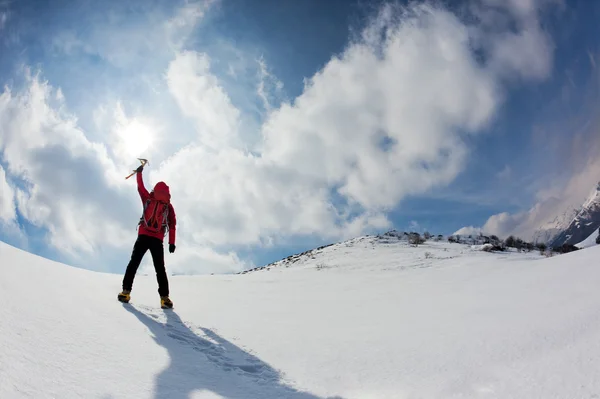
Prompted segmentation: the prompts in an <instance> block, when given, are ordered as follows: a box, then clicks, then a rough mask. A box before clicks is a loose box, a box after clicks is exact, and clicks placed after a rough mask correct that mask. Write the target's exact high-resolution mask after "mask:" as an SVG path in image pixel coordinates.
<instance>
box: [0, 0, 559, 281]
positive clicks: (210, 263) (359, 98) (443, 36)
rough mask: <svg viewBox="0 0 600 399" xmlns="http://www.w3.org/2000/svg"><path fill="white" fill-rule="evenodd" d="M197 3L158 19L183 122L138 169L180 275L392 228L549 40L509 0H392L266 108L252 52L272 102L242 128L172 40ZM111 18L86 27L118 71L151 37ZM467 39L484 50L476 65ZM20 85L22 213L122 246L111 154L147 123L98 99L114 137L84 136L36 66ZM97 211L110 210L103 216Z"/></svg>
mask: <svg viewBox="0 0 600 399" xmlns="http://www.w3.org/2000/svg"><path fill="white" fill-rule="evenodd" d="M190 4H192V3H190ZM205 4H208V3H206V2H200V3H193V4H192V6H190V7H187V8H184V9H181V10H180V12H179V13H178V14H176V16H175V17H172V18H170V19H168V20H167V22H165V23H164V24H162V25H160V24H159V25H157V26H160V27H161V29H157V31H158V30H160V33H159V35H160V36H161V41H160V43H165V41H164V40H167V41H168V45H167V48H168V49H167V50H165V51H166V52H165V53H161V57H158V58H161V59H167V58H168V54H167V53H168V52H173V54H174V56H173V57H172V58H171V59H170V61H168V63H167V64H165V65H166V71H165V70H164V69H161V71H160V72H165V74H164V76H165V82H166V85H167V87H168V92H169V94H170V96H171V98H172V100H173V101H174V102H175V103H176V104H177V106H178V109H179V111H180V113H181V116H182V117H183V118H184V119H185V120H186V121H189V122H190V123H191V124H192V125H193V126H194V135H193V136H189V137H188V136H186V139H189V140H188V142H187V143H186V145H185V146H184V147H183V148H179V149H178V150H177V152H176V153H174V154H171V156H169V157H168V158H166V159H161V160H160V161H162V162H161V163H160V164H159V167H158V168H149V169H148V171H149V174H148V176H147V184H148V185H153V184H154V183H155V182H156V181H158V180H164V181H167V182H168V184H169V185H170V186H171V189H172V194H173V201H174V206H175V209H176V211H177V215H178V224H179V226H178V237H179V240H178V242H179V243H180V244H179V245H178V252H177V255H178V256H177V257H173V258H172V260H171V259H170V260H169V261H170V262H173V267H174V268H175V269H174V270H176V271H177V272H190V271H209V270H210V271H216V270H228V271H235V270H240V269H242V268H244V267H247V266H248V264H247V263H245V261H244V260H242V259H240V258H239V257H238V255H237V251H238V250H240V249H247V248H251V247H252V246H257V245H258V246H269V245H273V244H274V243H277V242H281V241H285V240H290V239H293V238H294V237H298V236H318V237H320V238H323V239H328V240H332V239H336V238H345V237H349V236H355V235H358V234H361V233H363V232H367V231H370V230H374V229H381V228H386V227H389V225H390V222H389V220H388V218H387V217H386V212H387V211H389V210H390V209H392V208H394V207H395V206H397V205H398V204H399V203H400V202H401V201H402V200H403V199H404V198H406V197H407V196H410V195H415V194H423V193H426V192H427V191H428V190H431V189H434V188H436V187H440V186H444V185H447V184H449V183H450V182H452V181H453V180H454V179H455V178H456V177H457V176H458V175H459V174H460V173H461V172H462V171H463V170H464V167H465V163H466V160H467V157H468V154H469V151H470V148H469V145H468V144H467V143H468V141H469V139H470V138H471V137H472V136H476V135H480V134H482V133H484V132H485V131H486V129H487V127H488V126H489V124H490V122H491V121H492V120H493V118H494V117H495V114H496V111H497V109H498V107H499V106H500V105H501V103H502V101H503V88H502V83H503V79H504V78H505V77H507V76H512V75H515V74H516V75H517V76H520V77H521V78H523V79H540V78H543V77H544V76H546V75H547V74H548V73H549V71H550V65H551V54H550V53H551V46H550V45H549V41H548V38H547V37H546V36H545V35H544V34H543V32H542V30H541V28H540V26H539V18H538V16H537V15H538V14H537V8H536V7H533V6H532V7H523V9H520V8H518V7H520V5H519V3H518V2H512V3H511V4H512V6H511V7H510V8H509V9H508V10H507V9H506V7H504V6H503V5H502V3H500V2H493V1H491V0H486V1H484V2H483V3H482V4H484V5H485V6H486V7H487V8H488V9H492V8H495V9H497V10H499V12H504V14H505V16H506V15H509V17H510V18H513V19H515V20H516V21H517V22H518V24H517V29H516V30H512V29H510V30H509V29H507V28H506V27H502V26H501V25H502V24H499V23H498V22H494V21H497V18H496V17H495V16H494V17H489V18H488V17H487V16H486V15H484V14H480V15H481V16H482V17H481V18H480V20H479V22H477V23H476V24H475V25H468V24H467V23H465V22H464V21H463V20H461V19H459V18H458V17H457V15H455V14H453V13H451V12H449V11H447V10H445V9H443V8H436V7H432V6H429V5H427V4H422V5H418V6H413V7H397V6H391V5H388V6H384V7H383V8H382V10H381V12H380V13H379V14H378V15H377V16H376V17H375V18H374V19H373V20H372V21H371V23H370V24H369V25H368V27H367V28H366V29H365V30H364V31H363V32H362V35H361V36H360V37H359V38H358V39H357V40H355V41H353V42H351V43H349V44H348V46H347V48H346V49H345V50H344V51H343V52H342V53H341V54H339V55H337V56H334V57H332V59H331V60H330V61H329V62H328V63H326V65H325V66H324V67H323V68H322V69H321V70H319V71H317V72H316V73H315V74H314V76H312V77H311V78H310V79H307V80H306V84H305V87H304V90H303V92H302V93H301V94H300V95H299V96H298V97H297V98H295V99H294V100H293V101H291V102H289V101H288V102H283V103H281V104H277V105H274V104H273V102H272V98H271V97H269V95H268V92H269V91H273V90H275V91H276V90H277V89H278V87H280V83H278V81H277V80H276V78H274V77H273V76H272V75H271V74H270V72H269V70H268V67H267V63H266V61H265V60H264V59H263V60H260V63H259V66H260V68H259V72H260V76H259V85H258V87H257V88H256V95H257V99H258V100H259V101H260V102H262V104H263V106H264V108H265V109H266V110H267V111H268V113H267V114H266V116H265V120H264V123H263V124H262V126H261V127H260V129H259V132H258V133H257V134H256V132H255V134H250V136H249V135H248V131H247V126H244V123H243V120H244V119H243V115H242V112H241V111H240V109H238V108H236V106H235V105H234V104H233V102H232V101H231V98H230V96H229V94H228V93H227V91H226V90H225V88H224V86H223V85H222V84H221V82H220V81H219V79H218V78H217V77H216V75H215V74H214V73H213V72H212V71H211V58H210V56H209V55H208V54H206V53H204V52H201V51H193V50H184V49H183V43H185V36H186V34H187V33H186V32H189V30H190V29H191V27H193V25H194V24H195V23H196V21H198V19H199V18H200V17H201V16H202V13H203V8H202V7H203V6H204V5H205ZM532 4H533V3H532ZM536 4H537V3H536ZM539 4H541V3H539ZM478 10H479V11H481V10H483V9H481V8H479V9H478ZM479 11H478V12H479ZM484 17H485V18H484ZM532 28H533V30H532ZM107 29H108V28H106V29H100V30H98V31H97V32H96V34H97V35H99V36H95V37H96V38H97V37H100V36H101V37H102V38H103V40H104V42H103V43H99V42H98V40H92V42H94V45H93V46H92V48H91V49H90V50H89V51H91V52H95V53H98V54H101V55H102V56H103V57H104V58H106V59H108V60H109V61H110V62H112V63H113V64H114V65H115V66H117V67H119V68H127V67H128V66H131V65H137V64H138V63H139V60H141V59H145V56H146V55H147V54H148V52H149V51H150V50H151V49H154V48H156V43H154V42H153V44H152V46H151V47H149V44H148V43H149V41H150V42H152V40H153V38H154V37H155V36H153V34H151V35H149V36H145V35H144V34H143V32H147V31H144V30H139V29H136V27H135V26H132V27H131V29H132V30H131V32H129V33H128V34H127V35H125V37H127V38H128V39H127V40H126V41H125V42H124V43H123V42H121V38H122V37H123V35H122V33H123V32H122V31H121V32H120V34H119V35H115V34H112V33H110V32H108V31H107ZM157 34H158V33H157ZM165 37H166V39H165ZM130 41H134V42H136V43H138V44H140V45H139V46H137V47H136V46H130V44H131V42H130ZM79 45H80V44H79V43H74V44H72V46H71V47H70V48H71V50H72V49H73V48H74V47H73V46H75V47H76V46H79ZM473 46H479V48H480V49H484V50H485V51H486V52H487V55H488V57H487V59H486V60H485V61H483V62H482V60H481V59H479V57H478V56H476V54H475V53H474V52H473ZM130 47H134V48H135V50H133V51H132V50H130V49H129V48H130ZM125 49H127V51H125ZM86 51H87V50H86ZM511 51H512V52H513V53H511ZM534 51H535V56H533V55H532V54H531V53H532V52H534ZM513 54H517V55H518V57H513ZM519 57H526V58H525V61H523V60H522V59H521V58H519ZM148 68H149V66H147V65H145V66H144V70H145V72H148ZM28 84H29V86H28V88H27V90H25V91H23V92H16V93H13V92H12V91H11V90H9V89H6V90H5V91H4V93H3V94H2V95H1V96H0V149H1V150H2V153H3V157H4V160H5V161H6V164H7V172H8V174H9V175H10V176H11V177H14V178H18V179H21V180H23V181H24V182H26V183H27V184H26V185H24V187H25V188H20V189H19V190H18V191H17V192H16V203H17V206H18V209H19V211H20V212H21V213H22V214H23V215H24V217H25V218H26V219H27V220H29V221H30V222H31V223H34V224H36V225H38V226H41V227H44V228H46V229H47V230H48V232H49V240H50V242H51V244H52V245H53V246H55V247H56V248H59V249H61V250H65V251H69V252H74V253H91V252H94V251H97V249H98V247H99V246H102V245H109V246H113V247H120V248H123V247H124V244H123V243H125V244H128V243H130V242H131V241H132V237H131V233H128V232H130V230H128V228H129V222H127V221H131V220H132V219H137V217H138V213H139V212H138V208H136V205H135V201H136V199H135V198H134V196H135V194H134V193H132V192H131V187H127V186H126V183H125V182H123V181H122V180H123V179H122V175H121V174H120V173H119V172H120V171H121V169H119V166H121V165H122V163H123V162H125V159H126V155H130V154H124V153H123V152H122V150H123V149H124V148H129V149H130V150H131V147H130V146H129V145H128V144H127V137H129V135H130V134H138V133H139V132H140V131H146V130H148V129H149V128H150V127H151V126H153V125H154V124H153V123H152V122H151V119H148V120H150V122H145V120H144V119H143V118H142V117H138V116H135V117H132V116H129V115H127V114H126V113H125V112H124V111H122V110H121V111H122V112H116V113H115V112H113V113H112V115H113V116H112V117H111V116H110V115H111V111H110V109H102V108H100V109H98V113H97V117H98V120H102V121H103V123H106V122H107V121H108V126H109V127H110V129H108V130H107V131H110V132H112V133H111V134H112V135H113V136H114V137H116V138H119V137H120V138H121V139H122V140H121V141H119V140H107V141H103V142H104V143H106V144H100V143H96V142H92V141H91V140H90V139H89V138H88V136H86V133H85V132H84V131H83V130H82V129H81V128H80V127H78V125H77V121H76V118H75V117H74V116H73V115H69V114H67V113H66V112H65V108H66V107H65V104H64V98H63V97H64V96H62V95H58V94H57V92H54V93H53V89H52V87H51V86H50V85H49V84H47V83H46V82H42V81H41V80H40V79H39V78H37V77H31V78H30V79H29V80H28ZM165 101H166V100H165ZM117 111H119V109H118V107H117ZM107 115H109V116H107ZM115 115H116V116H115ZM132 125H133V127H132ZM140 125H142V127H140ZM165 131H166V130H165ZM132 132H133V133H132ZM135 132H138V133H135ZM161 134H163V135H165V134H166V133H164V132H163V133H156V135H157V136H160V135H161ZM173 134H176V133H173ZM257 135H258V136H259V137H260V140H259V143H258V145H256V142H255V141H256V136H257ZM111 143H112V144H111ZM113 146H115V147H113ZM119 146H120V147H119ZM119 148H120V149H121V150H119ZM132 151H133V150H132ZM118 171H119V172H118ZM117 182H118V183H117ZM117 204H119V205H117ZM98 214H101V215H103V220H106V222H103V224H102V225H101V226H100V227H98V225H97V224H95V223H94V217H96V216H97V215H98ZM125 248H127V245H125ZM171 270H173V269H171Z"/></svg>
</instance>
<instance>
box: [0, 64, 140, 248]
mask: <svg viewBox="0 0 600 399" xmlns="http://www.w3.org/2000/svg"><path fill="white" fill-rule="evenodd" d="M26 86H27V87H26V89H24V90H23V91H19V92H12V91H11V90H10V89H9V88H5V90H4V92H3V93H2V94H0V150H2V155H3V160H4V162H5V164H6V166H7V167H6V171H7V172H8V173H9V174H10V175H11V176H12V177H13V178H15V179H19V180H20V181H22V182H23V185H22V186H23V188H19V189H17V194H16V198H17V205H18V209H19V211H20V212H21V214H22V215H23V216H24V217H25V218H26V219H27V220H28V221H30V222H31V223H32V224H34V225H36V226H39V227H43V228H46V229H48V232H49V241H50V243H51V245H53V246H55V247H56V248H60V249H62V250H64V251H65V252H67V253H70V254H75V253H88V254H89V253H92V252H94V248H95V246H96V245H97V244H99V243H102V242H104V243H108V244H109V245H116V246H118V244H119V242H120V239H121V238H122V237H123V236H122V234H121V233H122V232H123V226H122V224H121V222H120V220H127V217H126V215H127V213H126V212H127V210H128V206H127V205H128V203H129V204H130V201H127V197H126V196H123V195H122V194H120V192H119V190H118V188H117V187H111V186H113V184H112V183H111V181H113V180H114V177H115V175H116V170H115V168H114V164H113V163H112V162H111V161H110V159H109V158H108V157H107V156H106V149H105V148H104V147H103V146H100V145H97V144H95V143H93V142H90V141H88V140H87V138H86V137H85V134H84V133H83V132H82V131H81V130H80V129H79V128H77V126H76V123H75V119H74V117H73V116H72V115H68V114H66V113H64V112H63V111H62V109H61V107H62V106H63V105H64V104H63V103H62V101H61V96H57V95H56V94H57V92H56V91H55V90H53V88H52V87H51V86H49V84H48V83H47V82H44V81H42V80H41V79H40V78H39V76H38V75H31V74H28V75H27V77H26ZM54 107H56V108H54ZM114 203H119V204H120V206H119V207H114V206H113V205H112V204H114ZM129 209H131V208H129Z"/></svg>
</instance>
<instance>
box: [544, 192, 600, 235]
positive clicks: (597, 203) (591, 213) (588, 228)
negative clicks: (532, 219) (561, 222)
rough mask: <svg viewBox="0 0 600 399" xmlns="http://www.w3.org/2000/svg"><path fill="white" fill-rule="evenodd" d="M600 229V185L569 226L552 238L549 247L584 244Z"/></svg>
mask: <svg viewBox="0 0 600 399" xmlns="http://www.w3.org/2000/svg"><path fill="white" fill-rule="evenodd" d="M598 228H600V183H598V186H597V187H596V188H595V189H594V190H593V191H592V193H591V194H590V196H589V197H588V199H587V200H586V201H585V203H584V204H583V205H582V207H581V208H580V209H579V210H578V211H577V213H576V215H575V216H574V217H573V219H572V220H571V221H570V222H569V224H568V225H567V226H565V227H563V228H561V229H560V231H559V232H558V233H557V234H556V235H555V236H553V237H552V239H551V240H550V241H549V245H550V246H552V247H558V246H561V245H563V244H570V245H575V244H577V243H580V242H582V241H583V240H585V239H586V238H587V237H589V236H590V235H591V234H593V233H594V231H597V230H598Z"/></svg>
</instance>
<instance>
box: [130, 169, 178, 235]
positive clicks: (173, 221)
mask: <svg viewBox="0 0 600 399" xmlns="http://www.w3.org/2000/svg"><path fill="white" fill-rule="evenodd" d="M136 174H137V185H138V192H139V193H140V197H141V199H142V204H145V203H146V201H147V200H148V199H149V198H150V197H151V195H152V194H150V193H148V190H146V187H144V180H143V179H142V174H141V173H136ZM159 184H164V183H162V182H160V183H157V184H156V185H159ZM167 224H168V225H169V244H175V230H176V225H177V218H176V216H175V209H173V205H171V204H169V215H168V218H167ZM138 234H139V235H142V234H143V235H147V236H150V237H156V238H158V239H160V240H161V241H162V240H164V238H165V230H164V228H163V229H162V231H160V232H158V233H154V232H152V231H148V230H147V229H146V228H144V226H141V225H140V226H139V229H138Z"/></svg>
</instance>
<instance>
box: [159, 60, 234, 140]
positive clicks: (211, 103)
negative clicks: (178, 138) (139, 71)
mask: <svg viewBox="0 0 600 399" xmlns="http://www.w3.org/2000/svg"><path fill="white" fill-rule="evenodd" d="M167 83H168V86H169V91H170V92H171V94H172V95H173V97H174V98H175V100H176V101H177V104H179V107H180V108H181V110H182V112H183V114H184V115H186V116H188V117H189V118H192V119H193V120H194V121H195V123H196V127H197V132H198V136H199V137H198V140H199V141H200V142H201V143H202V144H203V145H205V146H207V147H210V148H217V149H218V148H222V147H224V146H232V147H241V146H242V142H241V140H239V136H238V129H239V111H238V110H237V109H236V108H235V107H234V106H233V105H232V104H231V101H230V99H229V96H228V95H227V94H226V93H225V91H224V90H223V88H222V87H221V86H220V84H219V82H218V80H217V78H216V77H215V76H214V75H212V74H211V73H210V60H209V58H208V56H207V55H206V54H201V53H196V52H191V51H185V52H182V53H179V54H178V55H177V57H176V58H175V59H174V60H173V61H172V62H171V63H170V64H169V68H168V69H167Z"/></svg>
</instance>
